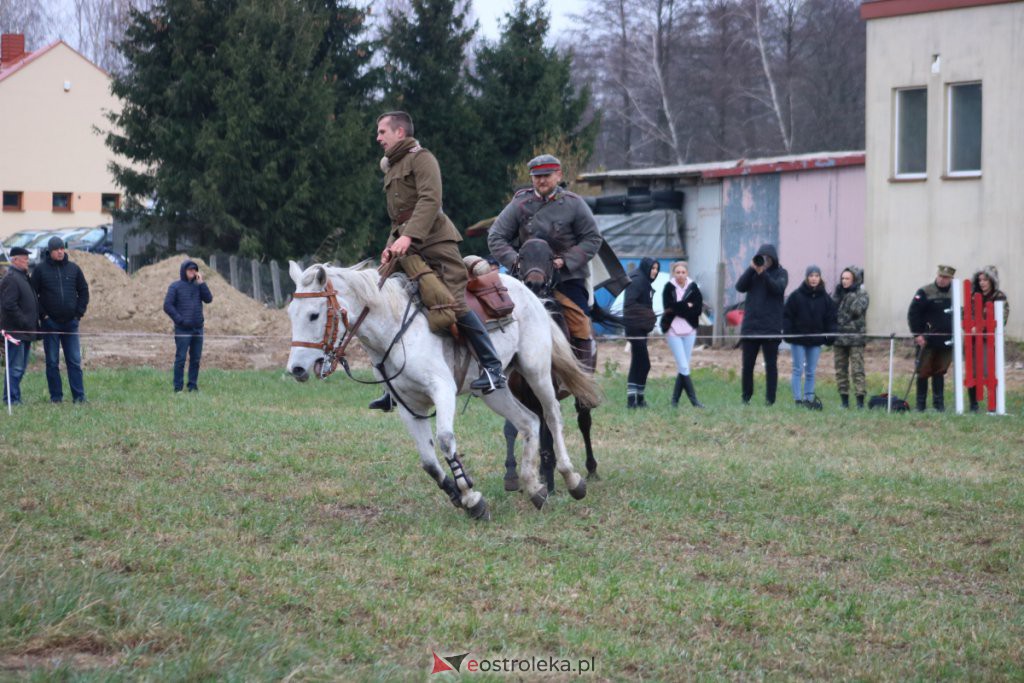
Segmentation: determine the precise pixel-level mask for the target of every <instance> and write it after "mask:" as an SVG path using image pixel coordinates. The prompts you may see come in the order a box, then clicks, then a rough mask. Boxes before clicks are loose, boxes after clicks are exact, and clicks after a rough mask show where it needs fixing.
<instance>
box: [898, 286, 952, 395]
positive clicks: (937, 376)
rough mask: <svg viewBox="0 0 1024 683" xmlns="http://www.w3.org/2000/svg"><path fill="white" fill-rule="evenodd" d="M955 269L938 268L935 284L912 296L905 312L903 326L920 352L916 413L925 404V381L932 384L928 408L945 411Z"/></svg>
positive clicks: (926, 392)
mask: <svg viewBox="0 0 1024 683" xmlns="http://www.w3.org/2000/svg"><path fill="white" fill-rule="evenodd" d="M954 275H956V268H954V267H953V266H939V269H938V274H936V276H935V281H934V282H930V283H928V284H927V285H925V286H924V287H922V288H921V289H919V290H917V292H916V293H915V294H914V300H913V301H911V302H910V308H909V309H907V323H908V324H909V325H910V333H911V334H913V335H914V343H915V344H917V346H918V348H919V349H920V350H919V351H918V353H920V358H919V359H918V370H917V406H916V409H917V411H918V412H924V409H925V407H926V406H927V404H928V379H929V378H930V379H931V381H932V407H934V408H935V410H937V411H939V412H940V413H941V412H942V411H944V410H945V409H946V402H945V395H944V391H945V387H944V386H943V382H944V381H945V376H946V371H947V370H949V364H950V363H952V362H953V349H952V347H951V346H949V345H948V344H947V343H946V342H948V341H950V340H951V339H952V338H953V313H952V310H951V309H952V307H953V291H952V284H953V276H954Z"/></svg>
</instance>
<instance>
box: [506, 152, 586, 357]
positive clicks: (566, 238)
mask: <svg viewBox="0 0 1024 683" xmlns="http://www.w3.org/2000/svg"><path fill="white" fill-rule="evenodd" d="M527 166H528V167H529V169H530V180H531V181H532V183H533V188H532V189H529V188H527V189H523V190H520V191H519V192H516V194H515V196H514V197H513V198H512V201H511V202H509V204H508V206H506V207H505V208H504V209H503V210H502V212H501V214H500V215H499V216H498V218H497V219H495V221H494V224H493V225H492V226H491V229H490V231H489V232H488V233H487V246H488V248H489V249H490V250H491V255H492V256H494V258H496V259H498V262H500V263H501V264H502V265H503V266H505V267H506V268H508V270H509V272H515V267H516V261H517V259H518V255H519V252H518V249H519V246H520V245H522V244H523V242H525V241H526V240H528V239H531V238H534V237H537V238H541V239H544V240H546V241H547V242H548V244H550V245H551V249H552V252H553V253H554V254H555V260H554V266H555V270H556V271H558V273H559V275H560V276H561V281H560V282H559V284H558V286H557V287H556V288H555V299H557V300H558V302H559V303H560V304H561V305H562V309H563V314H564V316H565V322H566V325H567V326H568V328H569V335H570V336H571V337H572V340H571V341H572V345H573V347H574V348H576V349H577V353H584V354H588V353H589V352H590V347H591V345H592V344H593V338H594V333H593V327H592V326H591V323H590V302H589V299H590V291H589V290H588V289H587V277H588V275H589V274H590V269H589V264H590V260H591V259H592V258H594V256H595V255H596V254H597V250H598V249H599V248H600V247H601V233H600V232H598V229H597V222H596V221H595V220H594V214H593V213H591V211H590V207H588V206H587V204H586V202H584V201H583V198H582V197H580V196H579V195H577V194H575V193H573V192H570V191H568V190H566V189H564V188H563V187H562V186H561V182H562V162H560V161H559V160H558V159H557V158H555V157H553V156H552V155H550V154H542V155H540V156H539V157H536V158H534V159H531V160H530V162H529V163H528V164H527Z"/></svg>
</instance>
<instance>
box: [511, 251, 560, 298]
mask: <svg viewBox="0 0 1024 683" xmlns="http://www.w3.org/2000/svg"><path fill="white" fill-rule="evenodd" d="M553 260H554V253H553V252H552V251H551V245H550V244H548V243H547V241H546V240H542V239H538V238H533V239H528V240H526V241H525V242H523V246H522V247H520V248H519V279H520V280H522V281H523V283H524V284H525V285H526V286H527V287H529V288H530V290H531V291H532V292H533V293H534V294H536V295H537V296H539V297H541V298H547V297H549V296H551V291H552V290H553V289H554V288H555V286H556V285H557V284H558V283H557V281H556V278H557V277H558V273H557V272H555V266H554V263H553Z"/></svg>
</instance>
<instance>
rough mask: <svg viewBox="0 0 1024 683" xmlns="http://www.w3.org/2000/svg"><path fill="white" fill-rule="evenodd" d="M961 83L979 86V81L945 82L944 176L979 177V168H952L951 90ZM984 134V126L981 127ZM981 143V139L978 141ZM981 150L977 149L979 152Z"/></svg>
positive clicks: (983, 103)
mask: <svg viewBox="0 0 1024 683" xmlns="http://www.w3.org/2000/svg"><path fill="white" fill-rule="evenodd" d="M963 85H978V86H981V81H980V80H979V81H961V82H957V83H947V84H946V169H945V170H946V177H947V178H980V177H981V169H980V168H979V169H976V170H967V171H954V170H953V91H954V90H955V89H956V88H958V87H960V86H963ZM981 94H982V96H981V107H982V109H981V111H982V116H984V112H985V90H984V88H982V89H981ZM982 133H983V134H984V128H982ZM978 144H979V145H981V140H979V141H978ZM982 151H983V150H980V149H979V150H978V152H979V154H980V153H981V152H982Z"/></svg>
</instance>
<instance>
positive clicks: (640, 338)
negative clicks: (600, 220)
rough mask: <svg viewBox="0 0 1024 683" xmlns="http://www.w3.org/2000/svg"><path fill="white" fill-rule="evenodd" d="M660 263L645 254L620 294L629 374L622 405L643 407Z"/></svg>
mask: <svg viewBox="0 0 1024 683" xmlns="http://www.w3.org/2000/svg"><path fill="white" fill-rule="evenodd" d="M660 268H661V266H660V265H659V264H658V262H657V261H656V260H654V259H652V258H650V257H648V256H645V257H644V258H642V259H640V265H639V266H637V267H636V270H634V271H633V275H632V276H631V280H630V282H629V286H627V287H626V293H625V294H623V296H622V317H623V319H624V320H625V321H626V336H627V337H629V375H628V377H627V379H626V382H627V384H626V407H627V408H646V407H647V401H646V400H644V389H645V388H646V386H647V375H648V373H650V371H651V357H650V354H649V353H648V351H647V335H648V334H650V332H651V330H653V329H654V324H655V323H656V322H657V320H658V319H657V317H656V316H655V315H654V301H653V295H654V287H653V283H654V279H655V278H656V277H658V270H659V269H660Z"/></svg>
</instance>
